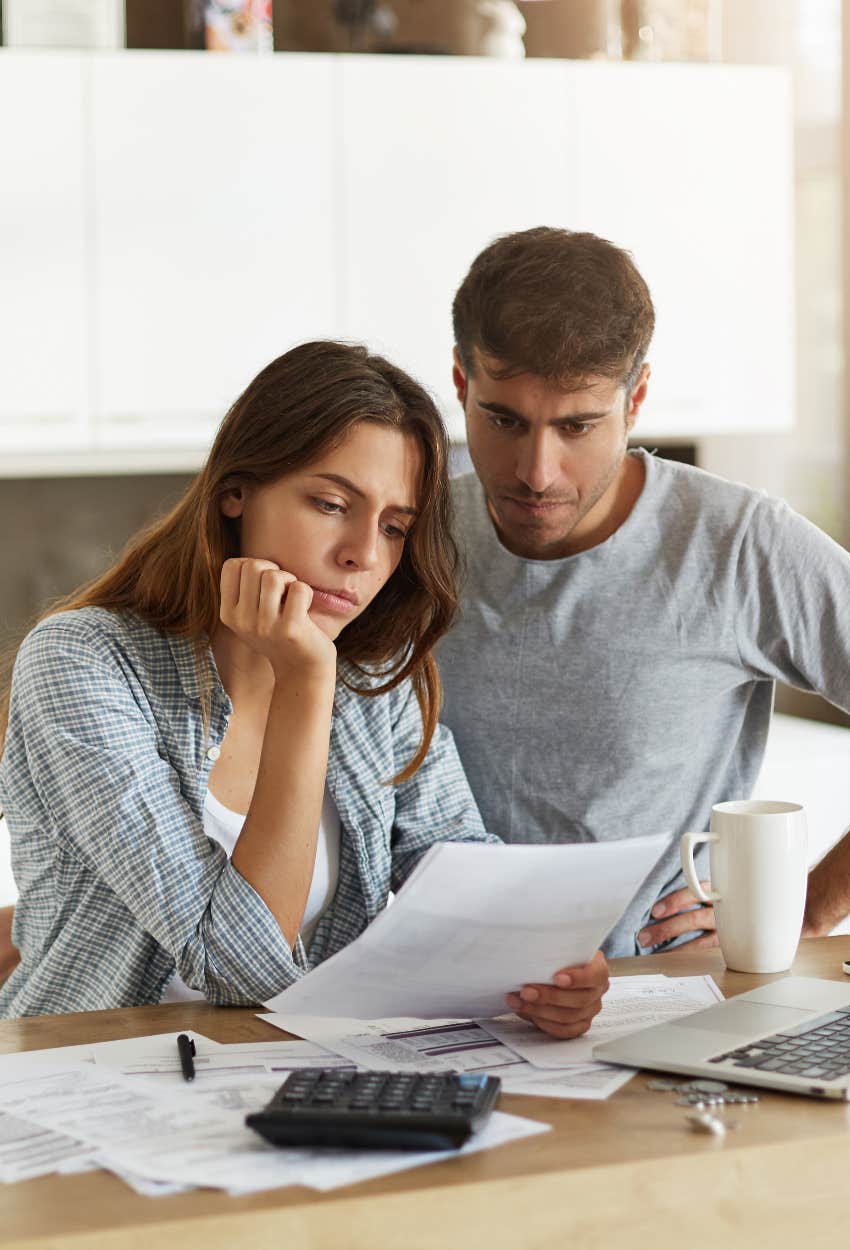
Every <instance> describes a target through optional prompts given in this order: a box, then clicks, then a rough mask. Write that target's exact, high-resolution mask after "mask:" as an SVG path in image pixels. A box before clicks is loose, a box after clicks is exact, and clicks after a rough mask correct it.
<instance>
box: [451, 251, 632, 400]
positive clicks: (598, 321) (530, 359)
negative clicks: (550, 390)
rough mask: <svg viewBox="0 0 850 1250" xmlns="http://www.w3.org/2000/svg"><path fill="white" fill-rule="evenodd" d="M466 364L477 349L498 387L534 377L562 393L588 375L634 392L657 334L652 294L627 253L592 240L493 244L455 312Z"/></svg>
mask: <svg viewBox="0 0 850 1250" xmlns="http://www.w3.org/2000/svg"><path fill="white" fill-rule="evenodd" d="M452 316H453V320H454V335H455V343H456V345H457V349H458V354H459V355H460V359H461V363H462V365H463V367H464V369H465V370H466V372H467V373H471V374H474V372H475V364H476V361H475V350H476V349H477V350H478V351H479V352H480V353H481V354H482V355H484V356H489V357H492V358H494V359H495V360H498V361H500V362H501V364H502V366H503V367H502V368H501V369H500V370H499V371H498V372H497V373H494V376H497V377H499V378H505V377H514V376H516V375H517V374H519V373H533V374H536V375H537V376H538V377H541V378H544V379H545V380H546V381H547V382H549V383H552V384H553V385H557V386H561V387H563V389H564V390H570V389H573V388H574V387H575V386H576V385H580V384H581V382H582V380H583V379H584V378H587V377H588V376H590V375H591V374H600V375H602V376H603V377H609V378H617V379H618V380H619V381H621V382H622V383H623V385H624V386H625V387H626V390H627V391H630V390H631V387H632V386H633V385H634V383H635V380H636V378H637V375H638V372H639V371H640V367H641V365H642V364H643V361H644V357H645V356H646V352H647V349H648V347H649V342H650V339H651V338H652V331H653V329H654V328H655V310H654V309H653V306H652V299H651V297H650V294H649V288H648V287H647V285H646V283H645V282H644V280H643V278H642V277H641V275H640V274H639V273H638V270H637V268H636V266H635V263H634V261H633V260H632V258H631V256H630V255H629V253H628V252H625V251H623V250H622V248H619V247H615V246H614V244H613V243H609V242H608V241H607V239H600V238H599V237H598V236H597V235H595V234H587V233H578V232H576V231H573V230H559V229H555V228H554V227H551V226H536V227H535V228H534V229H532V230H521V231H519V232H518V233H516V234H505V235H502V236H501V237H500V238H498V239H496V240H494V242H493V243H491V244H490V245H489V247H486V248H485V249H484V251H483V252H481V254H480V255H479V256H477V257H476V259H475V260H474V261H473V262H472V267H471V268H470V270H469V273H468V274H467V275H466V277H465V278H464V280H463V282H462V283H461V285H460V288H459V290H458V292H457V295H456V296H455V299H454V304H453V306H452Z"/></svg>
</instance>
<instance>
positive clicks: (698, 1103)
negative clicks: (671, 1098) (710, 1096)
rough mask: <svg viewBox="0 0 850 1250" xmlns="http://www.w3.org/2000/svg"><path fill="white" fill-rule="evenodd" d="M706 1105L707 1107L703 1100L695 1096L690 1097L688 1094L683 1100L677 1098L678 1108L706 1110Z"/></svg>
mask: <svg viewBox="0 0 850 1250" xmlns="http://www.w3.org/2000/svg"><path fill="white" fill-rule="evenodd" d="M705 1105H706V1104H705V1102H704V1101H703V1100H702V1098H699V1097H697V1096H696V1095H695V1094H690V1095H688V1094H686V1095H685V1096H684V1097H683V1098H677V1099H676V1106H677V1107H698V1108H704V1107H705Z"/></svg>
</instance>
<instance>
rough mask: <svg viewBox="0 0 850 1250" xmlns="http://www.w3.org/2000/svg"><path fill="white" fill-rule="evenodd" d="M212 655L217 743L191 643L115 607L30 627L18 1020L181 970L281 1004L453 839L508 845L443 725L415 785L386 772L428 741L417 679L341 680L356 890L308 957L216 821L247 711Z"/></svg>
mask: <svg viewBox="0 0 850 1250" xmlns="http://www.w3.org/2000/svg"><path fill="white" fill-rule="evenodd" d="M206 663H207V665H208V676H209V680H210V683H211V687H212V711H211V719H210V725H209V732H208V737H206V738H205V734H204V726H203V722H202V717H201V700H200V686H199V679H198V672H197V665H196V661H195V649H194V646H193V644H192V642H191V641H190V640H186V639H180V638H177V637H174V636H173V635H166V634H162V633H160V632H159V631H157V630H155V629H153V628H152V627H151V626H149V625H147V624H145V623H144V622H143V621H141V620H139V619H137V618H135V617H130V616H123V615H118V614H116V613H111V612H107V611H105V610H103V609H101V608H83V609H78V610H75V611H71V612H63V613H60V614H58V615H55V616H51V617H48V618H47V620H45V621H43V622H41V624H40V625H38V626H37V627H36V628H35V629H34V630H33V631H32V633H30V634H29V635H28V637H27V638H26V639H25V641H24V643H23V646H22V647H21V650H20V652H19V654H18V658H17V662H16V665H15V672H14V677H13V683H12V701H11V711H10V719H9V728H8V733H7V737H6V747H5V751H4V754H3V758H2V761H0V806H2V808H3V810H4V811H5V813H6V819H7V822H8V826H9V832H10V834H11V841H12V865H13V869H14V873H15V879H16V881H17V883H18V888H19V890H20V900H19V903H18V906H17V910H16V914H15V924H14V930H13V937H14V941H15V944H16V945H17V946H18V947H19V949H20V951H21V963H20V965H19V967H18V968H17V969H16V970H15V972H14V973H13V974H12V976H11V977H10V978H9V980H8V981H7V982H6V983H5V985H4V986H3V988H2V990H0V1016H21V1015H39V1014H44V1013H52V1012H61V1011H92V1010H97V1009H100V1008H104V1007H121V1006H130V1005H135V1004H142V1003H157V1002H159V1000H160V997H161V994H162V990H163V988H164V986H165V984H166V982H167V981H168V980H169V979H170V977H171V975H172V973H173V972H174V970H175V968H176V970H177V972H178V973H179V974H180V976H181V977H182V979H183V980H184V981H185V982H186V984H187V985H189V986H192V987H193V988H195V989H198V990H202V991H203V993H204V994H205V995H206V997H207V998H208V999H209V1001H210V1002H213V1003H218V1004H247V1003H254V1002H262V1001H264V1000H265V999H268V998H271V997H272V996H273V995H275V994H277V993H279V992H280V991H281V990H283V989H284V988H285V987H286V986H287V985H289V984H290V983H291V982H292V981H294V980H295V979H296V978H298V977H300V976H303V975H304V973H305V972H306V971H308V970H309V968H310V967H312V966H314V965H315V964H317V963H319V962H321V961H322V960H323V959H327V958H328V957H329V956H330V955H333V954H334V952H335V951H338V950H340V948H341V947H343V946H345V945H347V943H349V942H351V941H352V940H353V939H354V938H356V937H357V936H358V934H360V933H361V932H362V931H363V930H364V929H365V928H366V926H367V925H368V924H369V923H370V921H372V920H373V919H374V918H375V916H376V915H377V913H378V912H379V911H380V910H381V909H382V908H383V907H384V906H385V904H386V901H387V896H388V893H389V891H390V890H391V889H393V890H395V889H398V887H399V886H400V885H401V883H402V882H403V881H404V880H405V878H406V877H407V876H408V874H409V873H410V872H411V871H412V870H413V868H414V867H415V866H416V863H417V862H418V860H419V859H420V857H421V856H422V855H423V854H424V853H425V851H427V850H428V848H429V847H430V846H431V845H432V844H433V843H435V842H442V841H497V839H496V838H493V837H491V836H490V835H488V834H487V833H485V831H484V828H483V825H482V823H481V818H480V816H479V814H478V810H477V808H476V806H475V802H474V800H473V798H472V794H471V792H470V790H469V787H468V785H467V783H466V779H465V777H464V775H463V771H462V769H461V766H460V763H459V760H458V757H457V754H456V751H455V747H454V742H453V740H452V737H451V734H450V733H449V732H448V730H446V729H444V728H442V727H440V728H439V729H438V731H437V734H436V735H435V737H434V741H433V744H432V746H431V750H430V752H429V754H428V757H427V759H426V761H425V763H424V764H423V766H422V767H421V768H420V769H419V771H418V772H417V773H416V774H415V776H414V777H412V778H411V779H410V780H409V781H406V782H404V783H403V784H401V785H399V786H390V785H386V784H382V783H385V782H386V781H388V780H389V778H390V777H392V776H394V775H395V773H396V772H397V771H399V770H400V769H401V768H402V767H403V766H404V764H406V763H407V761H408V760H409V759H410V758H411V756H412V754H413V752H414V750H415V747H416V743H417V742H418V740H419V736H420V733H421V719H420V715H419V707H418V704H417V702H416V698H415V696H414V695H413V692H412V690H411V687H410V685H409V684H405V685H403V686H401V687H399V688H398V689H396V690H394V691H392V692H390V694H388V695H382V696H378V697H376V698H363V697H362V696H359V695H355V694H352V693H351V691H349V690H346V689H345V688H344V687H343V686H342V685H338V688H337V696H336V706H335V713H334V717H333V723H332V728H331V740H330V753H329V760H328V774H327V784H328V788H329V790H330V792H331V794H332V796H333V799H334V801H335V803H336V805H337V808H338V810H339V814H340V819H341V822H342V836H341V845H340V864H339V882H338V885H337V889H336V894H335V895H334V898H333V900H332V902H331V904H330V906H329V907H328V909H327V911H326V912H325V913H324V914H323V915H322V917H321V919H320V920H319V923H318V925H317V927H316V930H315V932H314V934H313V938H312V941H311V943H310V947H309V950H305V949H304V946H303V945H302V943H301V940H300V939H299V940H298V942H297V943H296V946H295V948H294V949H291V948H290V947H289V945H288V943H287V942H286V940H285V938H284V936H283V934H282V933H281V931H280V928H279V927H278V924H277V922H276V920H275V918H274V916H273V915H272V913H271V912H270V911H269V909H268V907H267V906H266V904H265V903H264V902H263V900H262V899H261V898H260V896H259V894H257V892H256V891H255V890H254V889H253V887H252V886H251V885H249V884H248V882H247V881H246V880H245V878H244V877H242V876H241V875H240V874H239V872H238V871H237V870H236V869H235V868H234V867H233V865H232V864H231V862H230V860H229V859H228V858H227V855H226V853H225V851H224V850H223V848H222V847H221V846H220V845H219V844H218V843H217V842H215V841H214V840H212V839H211V838H209V837H207V835H206V834H205V833H204V829H203V816H202V814H203V803H204V796H205V794H206V789H207V779H208V777H209V772H210V769H211V767H212V759H211V756H215V754H216V752H215V747H216V746H217V745H218V744H219V743H220V742H221V740H222V739H223V737H224V735H225V733H226V730H227V721H228V716H229V714H230V711H231V704H230V700H229V698H228V697H227V694H226V693H225V691H224V688H223V687H222V685H221V682H220V680H219V677H218V674H217V672H216V669H215V664H214V662H213V659H212V656H211V654H209V653H207V656H206Z"/></svg>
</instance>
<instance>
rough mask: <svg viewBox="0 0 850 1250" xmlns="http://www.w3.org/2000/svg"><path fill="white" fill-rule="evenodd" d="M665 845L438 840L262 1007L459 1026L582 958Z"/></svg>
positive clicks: (657, 840) (662, 840) (660, 839)
mask: <svg viewBox="0 0 850 1250" xmlns="http://www.w3.org/2000/svg"><path fill="white" fill-rule="evenodd" d="M668 841H669V837H668V835H666V834H659V835H657V836H654V837H646V838H630V839H625V840H623V841H620V842H603V843H582V844H578V845H557V846H502V845H490V844H481V843H478V844H473V843H463V842H442V843H440V844H439V845H438V846H433V847H431V849H430V850H429V851H428V853H427V855H425V856H424V857H423V859H422V861H421V862H420V864H419V866H418V867H417V869H416V871H415V872H414V873H413V874H412V875H411V877H410V878H409V879H408V881H407V882H406V883H405V885H404V886H403V888H402V889H401V890H400V891H399V893H398V895H397V896H396V899H395V902H394V904H393V906H392V907H389V908H386V909H385V910H384V911H382V912H381V913H380V914H379V915H378V917H377V918H376V919H375V920H374V921H373V922H372V924H371V925H369V927H368V929H366V931H365V932H364V933H362V934H361V935H360V937H359V938H357V940H356V941H355V942H352V943H351V945H350V946H347V947H345V949H344V950H341V951H339V952H338V953H337V954H336V955H333V956H332V957H331V958H330V959H328V960H326V962H325V963H323V964H320V965H319V966H318V967H317V968H315V969H314V970H313V971H312V972H310V973H308V975H307V976H305V977H303V978H302V979H301V980H299V981H296V982H295V984H294V985H291V986H290V987H289V988H288V989H286V990H284V991H283V993H282V994H278V995H277V996H276V997H275V998H273V999H270V1000H269V1001H268V1002H267V1003H266V1006H267V1007H268V1008H269V1009H270V1010H271V1011H273V1012H282V1013H286V1014H289V1013H291V1012H297V1013H301V1014H304V1015H313V1016H349V1017H353V1018H355V1019H361V1020H374V1019H380V1018H382V1017H387V1016H417V1017H421V1018H424V1019H433V1018H434V1017H437V1018H440V1019H444V1018H451V1019H458V1018H460V1019H468V1018H469V1017H470V1016H479V1017H485V1016H495V1015H498V1014H499V1013H500V1012H503V1011H504V1010H505V995H506V994H507V993H509V992H510V991H511V990H516V989H519V987H520V986H522V985H524V984H526V983H527V982H530V981H538V982H546V981H550V980H551V978H552V976H553V975H554V973H555V972H557V971H558V969H559V968H563V967H567V966H569V965H572V964H583V963H586V962H587V961H588V960H589V959H591V958H592V956H593V954H594V952H595V951H596V950H597V948H598V947H599V944H600V943H601V942H602V940H603V938H604V937H605V935H606V933H608V932H609V930H610V929H612V928H613V927H614V925H615V924H616V922H617V920H618V919H619V917H620V916H621V914H622V913H623V911H624V910H625V908H626V906H627V905H628V903H629V901H630V900H631V898H632V897H633V896H634V894H635V893H636V891H637V889H638V887H639V885H640V883H641V881H642V880H643V879H644V877H645V876H646V875H647V873H648V872H649V871H650V870H651V869H652V867H653V865H654V864H655V863H656V861H657V859H658V857H659V855H661V853H662V851H663V850H664V849H665V847H666V846H667V844H668Z"/></svg>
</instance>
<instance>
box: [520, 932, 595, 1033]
mask: <svg viewBox="0 0 850 1250" xmlns="http://www.w3.org/2000/svg"><path fill="white" fill-rule="evenodd" d="M607 989H608V965H607V963H606V962H605V956H604V955H603V954H602V952H601V951H597V952H596V954H595V955H594V956H593V958H592V959H591V961H590V963H588V964H584V965H582V966H581V967H577V968H560V969H559V970H558V971H557V972H556V973H555V975H554V976H553V977H552V983H551V984H549V985H524V986H523V987H522V989H521V990H519V991H518V992H516V993H513V994H508V996H507V999H506V1001H507V1004H508V1006H509V1007H510V1008H511V1010H512V1011H515V1012H516V1014H517V1015H518V1016H521V1017H522V1019H523V1020H529V1021H530V1022H531V1023H532V1024H534V1025H536V1026H537V1028H538V1029H541V1030H542V1032H544V1033H550V1034H551V1035H552V1036H553V1037H579V1036H580V1035H581V1034H582V1033H586V1032H587V1030H588V1029H589V1028H590V1026H591V1023H592V1022H593V1017H594V1016H595V1015H597V1014H598V1013H599V1011H600V1010H601V1007H602V996H603V994H604V993H605V991H606V990H607Z"/></svg>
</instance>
